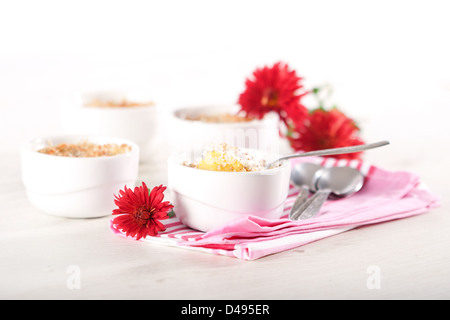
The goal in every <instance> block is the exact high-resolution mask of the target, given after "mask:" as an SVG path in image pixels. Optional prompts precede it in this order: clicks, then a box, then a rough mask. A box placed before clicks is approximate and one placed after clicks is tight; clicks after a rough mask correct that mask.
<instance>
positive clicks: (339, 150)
mask: <svg viewBox="0 0 450 320" xmlns="http://www.w3.org/2000/svg"><path fill="white" fill-rule="evenodd" d="M387 144H389V141H379V142H374V143H369V144H361V145H357V146H351V147H343V148H332V149H323V150H316V151H309V152H303V153H296V154H291V155H288V156H285V157H281V158H279V159H278V160H276V161H275V162H272V163H270V164H269V165H268V167H270V166H272V165H273V164H275V163H277V162H278V161H281V160H287V159H291V158H299V157H310V156H331V155H336V154H344V153H353V152H360V151H364V150H368V149H373V148H378V147H382V146H385V145H387Z"/></svg>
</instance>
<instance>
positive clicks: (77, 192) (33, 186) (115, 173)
mask: <svg viewBox="0 0 450 320" xmlns="http://www.w3.org/2000/svg"><path fill="white" fill-rule="evenodd" d="M84 140H88V141H89V142H93V143H99V144H104V143H117V144H122V143H126V144H128V145H130V146H131V147H132V150H131V151H130V152H127V153H125V154H120V155H115V156H107V157H95V158H75V157H62V156H54V155H48V154H43V153H40V152H37V150H39V149H41V148H43V147H45V146H47V141H51V142H52V143H53V144H54V145H56V144H59V143H78V142H80V141H84ZM21 162H22V163H21V164H22V179H23V183H24V185H25V189H26V193H27V195H28V198H29V200H30V201H31V203H32V204H33V205H34V206H35V207H36V208H38V209H39V210H41V211H43V212H45V213H48V214H50V215H54V216H60V217H67V218H94V217H101V216H106V215H109V214H111V213H112V210H113V209H114V207H115V204H114V195H115V194H118V192H119V190H120V189H123V188H124V186H127V187H129V188H132V187H134V186H135V183H136V180H137V177H138V167H139V147H138V146H137V145H136V144H135V143H134V142H132V141H129V140H125V139H118V138H105V137H91V136H74V135H70V136H55V137H44V138H38V139H34V140H31V141H29V142H27V143H25V144H24V145H23V146H22V148H21Z"/></svg>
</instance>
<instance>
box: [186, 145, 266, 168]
mask: <svg viewBox="0 0 450 320" xmlns="http://www.w3.org/2000/svg"><path fill="white" fill-rule="evenodd" d="M185 165H187V166H190V167H194V168H198V169H204V170H213V171H233V172H251V171H260V170H263V169H264V168H265V165H266V160H265V159H261V158H258V157H255V156H254V155H252V154H250V153H249V152H248V151H246V150H244V149H240V148H237V147H234V146H230V145H228V144H226V143H220V144H216V145H212V146H210V147H208V148H207V149H206V150H205V151H204V153H203V157H202V159H200V160H199V161H197V162H196V163H194V164H188V163H185Z"/></svg>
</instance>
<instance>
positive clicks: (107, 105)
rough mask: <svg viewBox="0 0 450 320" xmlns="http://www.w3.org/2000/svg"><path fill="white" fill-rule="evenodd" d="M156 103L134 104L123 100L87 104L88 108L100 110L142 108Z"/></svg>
mask: <svg viewBox="0 0 450 320" xmlns="http://www.w3.org/2000/svg"><path fill="white" fill-rule="evenodd" d="M154 104H155V103H154V102H152V101H149V102H133V101H129V100H127V99H122V100H120V101H103V100H98V99H96V100H92V101H91V102H89V103H87V104H86V105H85V106H87V107H98V108H130V107H142V106H153V105H154Z"/></svg>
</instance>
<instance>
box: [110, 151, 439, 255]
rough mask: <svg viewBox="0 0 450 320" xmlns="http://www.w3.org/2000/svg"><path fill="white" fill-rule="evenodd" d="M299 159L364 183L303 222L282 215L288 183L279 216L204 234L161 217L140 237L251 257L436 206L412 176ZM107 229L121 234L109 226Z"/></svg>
mask: <svg viewBox="0 0 450 320" xmlns="http://www.w3.org/2000/svg"><path fill="white" fill-rule="evenodd" d="M305 159H306V158H305ZM305 159H296V160H292V165H293V166H294V165H295V164H296V163H298V162H301V161H314V162H316V163H320V164H322V165H324V166H336V165H338V166H344V165H346V166H352V167H356V168H358V169H359V170H361V172H363V174H364V175H365V176H366V179H365V184H364V187H363V188H362V189H361V191H359V192H358V193H356V194H354V195H352V196H350V197H347V198H343V199H339V200H329V201H327V202H326V203H325V204H324V205H323V207H322V208H321V211H320V213H319V215H317V216H316V217H315V218H312V219H308V220H299V221H291V220H289V219H288V218H287V216H288V213H289V211H290V209H291V207H292V204H293V203H294V201H295V198H296V196H297V194H298V190H297V188H295V187H292V186H291V188H290V193H289V196H288V199H287V200H286V202H285V210H284V215H283V216H282V218H281V219H277V220H266V219H262V218H258V217H256V216H250V217H247V218H242V219H239V220H235V221H232V222H231V223H228V224H227V225H224V226H223V227H221V228H217V229H215V230H211V231H209V232H206V233H204V232H199V231H196V230H192V229H189V228H188V227H186V226H184V225H183V224H182V223H181V222H180V221H179V220H178V219H177V218H176V217H174V218H171V219H168V220H164V221H162V222H164V223H165V225H166V231H165V232H162V233H160V234H158V235H157V236H155V237H147V238H145V239H144V240H143V241H149V242H157V243H163V244H168V245H174V246H177V247H183V248H187V249H192V250H198V251H204V252H209V253H213V254H219V255H226V256H232V257H236V258H240V259H244V260H254V259H258V258H261V257H264V256H267V255H269V254H273V253H277V252H280V251H284V250H288V249H292V248H295V247H299V246H302V245H304V244H307V243H310V242H313V241H317V240H320V239H323V238H326V237H329V236H332V235H335V234H338V233H341V232H344V231H347V230H350V229H353V228H355V227H358V226H363V225H368V224H374V223H381V222H386V221H390V220H395V219H401V218H406V217H410V216H414V215H418V214H421V213H425V212H427V211H429V210H430V209H431V208H434V207H437V206H439V197H437V196H436V195H434V194H433V193H431V192H430V191H428V190H427V189H426V188H424V187H423V186H422V185H421V183H420V179H419V177H418V176H417V175H416V174H413V173H409V172H403V171H398V172H391V171H387V170H383V169H381V168H378V167H375V166H370V165H367V164H365V163H363V162H361V161H355V160H353V161H346V160H344V161H342V160H339V161H338V160H336V159H333V158H327V159H323V158H314V159H311V158H310V159H308V160H305ZM175 212H176V208H175ZM111 228H112V230H113V231H114V232H115V233H118V234H121V232H120V230H117V229H115V228H114V226H113V225H111Z"/></svg>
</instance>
